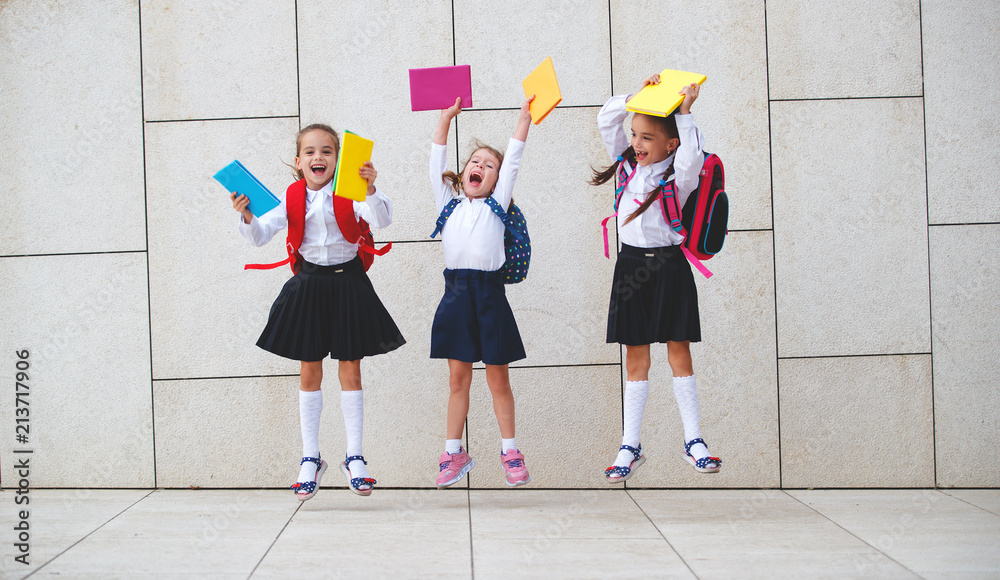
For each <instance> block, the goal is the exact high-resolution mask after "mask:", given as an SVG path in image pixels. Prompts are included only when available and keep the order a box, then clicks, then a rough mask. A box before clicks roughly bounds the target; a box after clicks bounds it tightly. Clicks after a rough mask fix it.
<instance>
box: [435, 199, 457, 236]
mask: <svg viewBox="0 0 1000 580" xmlns="http://www.w3.org/2000/svg"><path fill="white" fill-rule="evenodd" d="M460 203H462V201H461V200H460V199H458V198H457V197H455V198H452V200H451V201H449V202H448V203H446V204H445V205H444V208H443V209H442V210H441V215H439V216H438V219H437V225H436V226H435V228H434V231H433V232H431V237H432V238H433V237H435V236H437V235H438V234H439V233H441V230H443V229H444V222H446V221H448V218H450V217H451V212H453V211H455V208H456V207H458V204H460Z"/></svg>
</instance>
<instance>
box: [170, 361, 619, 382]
mask: <svg viewBox="0 0 1000 580" xmlns="http://www.w3.org/2000/svg"><path fill="white" fill-rule="evenodd" d="M620 365H621V363H617V362H607V363H587V364H578V365H574V364H566V365H530V366H512V367H510V370H518V369H521V370H527V369H575V368H592V367H617V366H620ZM472 370H474V371H483V370H486V369H485V368H483V367H473V369H472ZM297 376H299V375H298V373H294V374H293V373H287V374H273V375H229V376H217V377H161V378H153V381H154V382H159V381H163V382H167V381H224V380H230V379H276V378H277V379H280V378H287V377H297Z"/></svg>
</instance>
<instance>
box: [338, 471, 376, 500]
mask: <svg viewBox="0 0 1000 580" xmlns="http://www.w3.org/2000/svg"><path fill="white" fill-rule="evenodd" d="M340 471H342V472H343V473H344V475H345V476H347V489H349V490H351V491H353V492H354V493H356V494H358V495H361V496H364V497H368V496H370V495H371V494H372V490H373V489H375V488H373V487H369V488H368V489H355V488H354V486H352V485H351V470H350V469H348V467H347V466H346V465H344V464H343V463H341V464H340Z"/></svg>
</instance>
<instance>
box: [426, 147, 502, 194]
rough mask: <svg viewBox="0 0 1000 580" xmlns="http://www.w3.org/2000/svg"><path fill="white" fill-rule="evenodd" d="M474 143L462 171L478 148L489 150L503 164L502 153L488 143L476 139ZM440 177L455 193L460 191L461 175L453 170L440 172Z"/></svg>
mask: <svg viewBox="0 0 1000 580" xmlns="http://www.w3.org/2000/svg"><path fill="white" fill-rule="evenodd" d="M474 143H475V145H476V148H475V149H473V150H472V153H470V154H469V158H468V159H466V160H465V163H463V164H462V170H463V171H465V166H466V165H468V164H469V161H470V160H471V159H472V156H473V155H475V154H476V151H479V150H480V149H485V150H487V151H489V152H490V153H491V154H493V156H494V157H496V158H497V161H498V162H499V163H500V165H503V153H501V152H499V151H497V150H496V149H494V148H492V147H490V146H489V145H486V144H483V143H480V142H479V140H478V139H477V140H476V141H475V142H474ZM499 170H500V168H499V167H497V171H499ZM441 179H446V180H447V181H448V182H449V185H451V188H452V189H454V190H455V193H462V175H461V174H460V173H455V172H454V171H445V172H444V173H442V174H441Z"/></svg>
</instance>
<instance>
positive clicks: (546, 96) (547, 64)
mask: <svg viewBox="0 0 1000 580" xmlns="http://www.w3.org/2000/svg"><path fill="white" fill-rule="evenodd" d="M521 86H522V87H524V96H525V97H530V96H531V95H535V100H533V101H531V105H530V106H529V107H530V109H529V110H530V111H531V121H532V122H533V123H534V124H536V125H537V124H539V123H541V122H542V119H544V118H545V116H546V115H548V114H549V113H550V112H552V109H554V108H556V105H558V104H559V103H560V102H561V101H562V93H561V92H559V81H557V80H556V69H555V68H553V67H552V57H551V56H548V57H545V60H543V61H542V64H540V65H538V67H537V68H535V70H533V71H531V74H529V75H528V76H527V77H526V78H525V79H524V80H523V81H521Z"/></svg>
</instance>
